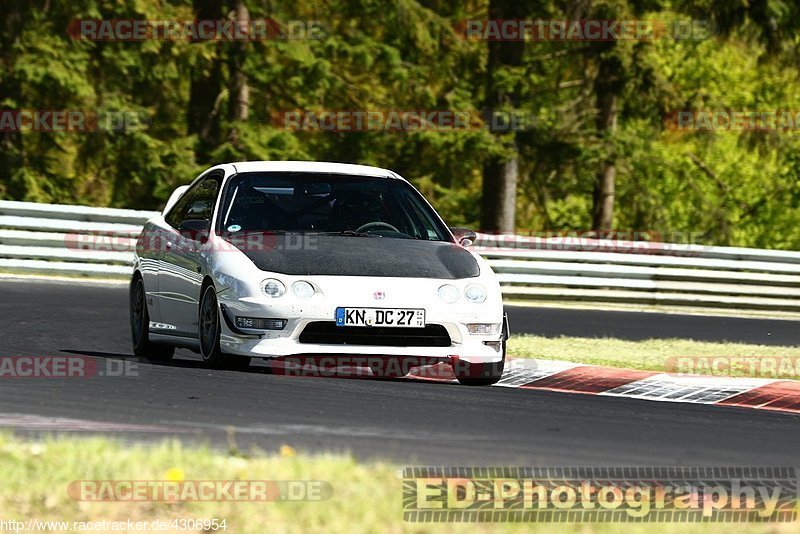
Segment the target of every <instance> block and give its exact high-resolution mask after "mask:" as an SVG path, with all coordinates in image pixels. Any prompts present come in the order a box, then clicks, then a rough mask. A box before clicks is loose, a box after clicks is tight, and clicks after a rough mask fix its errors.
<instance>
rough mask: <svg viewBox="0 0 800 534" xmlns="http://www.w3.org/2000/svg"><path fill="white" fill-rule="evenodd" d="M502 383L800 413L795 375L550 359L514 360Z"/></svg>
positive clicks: (798, 390)
mask: <svg viewBox="0 0 800 534" xmlns="http://www.w3.org/2000/svg"><path fill="white" fill-rule="evenodd" d="M497 385H498V386H501V387H503V386H504V387H518V388H522V389H542V390H550V391H562V392H569V393H582V394H588V395H603V396H610V397H628V398H633V399H644V400H650V401H662V402H684V403H693V404H719V405H726V406H740V407H745V408H759V409H764V410H776V411H782V412H792V413H800V382H798V381H794V380H778V379H765V378H729V377H716V376H703V375H682V374H669V373H658V372H654V371H636V370H633V369H615V368H611V367H600V366H596V365H582V364H574V363H568V362H554V361H546V360H512V361H510V362H509V369H508V372H507V373H506V374H505V375H504V376H503V378H502V379H501V380H500V382H499V383H498V384H497Z"/></svg>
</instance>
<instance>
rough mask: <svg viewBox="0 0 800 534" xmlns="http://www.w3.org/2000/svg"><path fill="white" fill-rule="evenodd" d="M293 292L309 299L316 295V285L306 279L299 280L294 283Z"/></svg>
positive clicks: (297, 295) (298, 296)
mask: <svg viewBox="0 0 800 534" xmlns="http://www.w3.org/2000/svg"><path fill="white" fill-rule="evenodd" d="M292 293H294V296H295V297H297V298H300V299H307V298H310V297H313V296H314V286H312V285H311V284H309V283H308V282H306V281H305V280H298V281H297V282H295V283H294V284H292Z"/></svg>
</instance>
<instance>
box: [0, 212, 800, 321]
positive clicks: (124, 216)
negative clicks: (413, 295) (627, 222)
mask: <svg viewBox="0 0 800 534" xmlns="http://www.w3.org/2000/svg"><path fill="white" fill-rule="evenodd" d="M155 214H156V212H149V211H135V210H121V209H111V208H93V207H85V206H66V205H50V204H36V203H30V202H11V201H0V271H12V272H16V273H40V274H58V275H70V276H85V277H101V278H127V277H129V276H130V273H131V259H132V252H133V249H134V246H135V242H136V237H137V235H138V234H139V231H140V230H141V226H142V225H143V224H144V222H145V221H147V219H149V218H150V217H152V216H154V215H155ZM104 239H106V240H107V242H104V241H103V240H104ZM473 250H475V251H477V252H479V253H480V254H481V255H483V256H484V257H485V258H486V259H487V260H488V261H489V263H490V265H491V266H492V268H493V269H494V271H495V272H496V273H497V276H498V278H499V279H500V282H501V285H502V287H503V293H504V295H506V296H508V297H510V298H513V299H528V300H536V301H554V302H567V301H569V302H580V301H589V302H604V303H614V304H648V305H666V306H679V307H705V308H729V309H739V310H769V311H782V312H800V252H792V251H780V250H761V249H751V248H739V247H706V246H701V245H694V244H690V245H686V244H670V243H651V242H644V241H615V240H608V239H583V238H578V237H569V236H566V237H555V238H549V239H543V238H535V237H525V236H508V235H504V236H492V235H486V234H480V235H479V237H478V241H477V242H476V244H475V246H474V248H473Z"/></svg>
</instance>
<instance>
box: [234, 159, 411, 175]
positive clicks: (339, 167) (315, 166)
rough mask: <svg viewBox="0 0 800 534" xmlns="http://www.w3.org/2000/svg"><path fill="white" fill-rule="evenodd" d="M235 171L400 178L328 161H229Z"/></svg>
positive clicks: (380, 170)
mask: <svg viewBox="0 0 800 534" xmlns="http://www.w3.org/2000/svg"><path fill="white" fill-rule="evenodd" d="M231 165H233V167H234V168H235V169H236V172H237V173H239V172H318V173H330V174H350V175H356V176H377V177H383V178H400V177H399V176H398V175H397V174H395V173H393V172H392V171H390V170H387V169H381V168H380V167H370V166H369V165H353V164H350V163H329V162H324V161H239V162H235V163H231Z"/></svg>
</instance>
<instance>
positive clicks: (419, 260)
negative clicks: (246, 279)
mask: <svg viewBox="0 0 800 534" xmlns="http://www.w3.org/2000/svg"><path fill="white" fill-rule="evenodd" d="M303 239H305V244H304V246H302V247H299V244H300V243H303ZM270 241H271V243H270V246H269V247H248V246H247V245H246V244H245V243H237V240H235V239H234V240H232V243H233V244H234V245H235V246H236V247H237V248H238V249H239V250H241V251H242V252H243V253H244V254H245V255H246V256H247V257H248V258H250V261H252V262H253V263H254V264H255V265H256V267H258V268H259V269H261V270H262V271H270V272H273V273H282V274H290V275H321V276H326V275H327V276H396V277H403V278H446V279H451V280H452V279H457V278H470V277H475V276H478V275H479V274H480V268H479V267H478V262H477V261H476V260H475V258H474V257H473V256H472V254H470V253H469V252H467V251H466V250H464V249H463V248H461V247H460V246H457V245H454V244H452V243H445V242H442V241H419V240H415V239H392V238H381V237H356V236H328V235H309V236H305V238H301V237H299V236H297V235H277V236H274V237H273V238H272V239H271V240H270ZM254 248H257V249H258V250H252V249H254Z"/></svg>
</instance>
